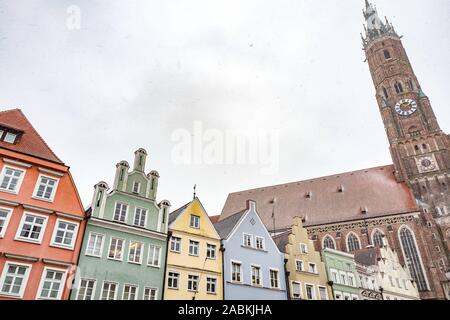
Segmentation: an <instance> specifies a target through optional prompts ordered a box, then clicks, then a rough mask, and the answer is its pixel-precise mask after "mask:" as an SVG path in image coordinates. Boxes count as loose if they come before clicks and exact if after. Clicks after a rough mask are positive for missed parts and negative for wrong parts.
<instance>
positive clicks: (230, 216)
mask: <svg viewBox="0 0 450 320" xmlns="http://www.w3.org/2000/svg"><path fill="white" fill-rule="evenodd" d="M247 210H248V208H245V209H244V210H241V211H239V212H236V213H233V214H232V215H229V216H228V217H226V218H225V219H223V220H219V221H217V222H216V223H214V224H217V223H221V222H222V221H226V220H228V219H230V218H232V217H234V216H236V215H238V214H240V213H243V212H245V211H247ZM220 216H221V215H220Z"/></svg>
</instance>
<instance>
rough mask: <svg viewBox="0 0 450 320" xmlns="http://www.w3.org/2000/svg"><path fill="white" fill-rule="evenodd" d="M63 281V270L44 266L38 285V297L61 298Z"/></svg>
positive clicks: (64, 272) (64, 279) (64, 273)
mask: <svg viewBox="0 0 450 320" xmlns="http://www.w3.org/2000/svg"><path fill="white" fill-rule="evenodd" d="M65 281H66V271H65V270H58V269H50V268H45V269H44V272H43V275H42V279H41V284H40V286H39V287H40V290H39V299H50V300H59V299H61V295H62V293H63V290H64V283H65Z"/></svg>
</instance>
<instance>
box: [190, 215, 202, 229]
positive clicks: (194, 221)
mask: <svg viewBox="0 0 450 320" xmlns="http://www.w3.org/2000/svg"><path fill="white" fill-rule="evenodd" d="M190 226H191V228H195V229H200V217H199V216H196V215H193V214H191V222H190Z"/></svg>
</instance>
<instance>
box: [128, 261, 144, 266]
mask: <svg viewBox="0 0 450 320" xmlns="http://www.w3.org/2000/svg"><path fill="white" fill-rule="evenodd" d="M127 262H128V263H131V264H135V265H142V262H134V261H127Z"/></svg>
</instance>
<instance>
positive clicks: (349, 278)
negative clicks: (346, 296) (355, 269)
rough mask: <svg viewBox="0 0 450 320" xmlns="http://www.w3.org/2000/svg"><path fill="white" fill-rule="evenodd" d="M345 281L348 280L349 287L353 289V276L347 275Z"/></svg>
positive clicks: (354, 284)
mask: <svg viewBox="0 0 450 320" xmlns="http://www.w3.org/2000/svg"><path fill="white" fill-rule="evenodd" d="M347 279H348V285H349V286H351V287H355V286H356V283H355V276H354V275H353V274H351V273H348V274H347Z"/></svg>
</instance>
